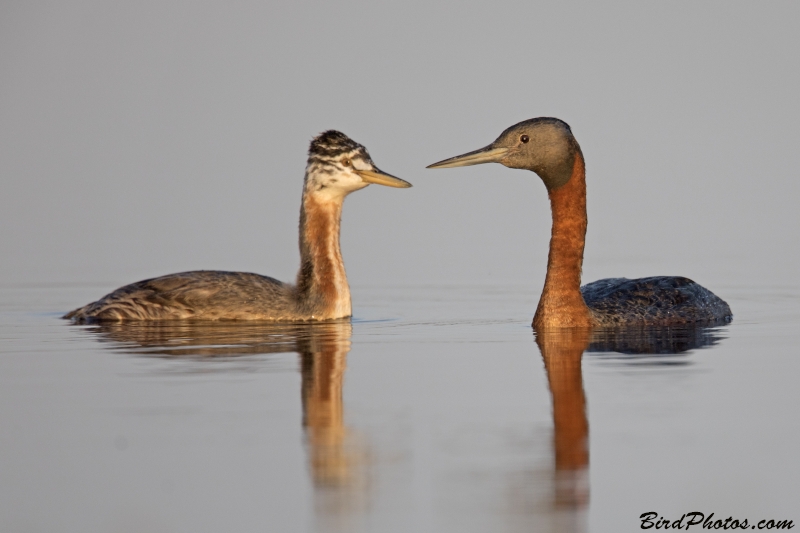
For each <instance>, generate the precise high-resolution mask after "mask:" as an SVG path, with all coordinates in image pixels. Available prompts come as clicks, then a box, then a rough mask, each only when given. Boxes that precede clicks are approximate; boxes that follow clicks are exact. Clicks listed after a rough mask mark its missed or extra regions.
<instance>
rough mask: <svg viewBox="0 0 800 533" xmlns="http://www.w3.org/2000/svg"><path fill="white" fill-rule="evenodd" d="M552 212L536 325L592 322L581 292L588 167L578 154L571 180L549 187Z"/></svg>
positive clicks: (567, 324) (559, 325) (589, 323)
mask: <svg viewBox="0 0 800 533" xmlns="http://www.w3.org/2000/svg"><path fill="white" fill-rule="evenodd" d="M548 194H549V196H550V207H551V209H552V212H553V228H552V235H551V237H550V254H549V255H548V258H547V277H546V279H545V282H544V289H543V290H542V297H541V299H540V300H539V306H538V308H537V309H536V315H535V316H534V318H533V326H534V328H548V327H575V326H583V327H586V326H591V323H592V322H591V315H590V313H589V308H588V307H586V303H585V302H584V301H583V296H582V295H581V267H582V265H583V248H584V244H585V241H586V225H587V217H586V169H585V165H584V161H583V155H582V154H581V153H580V151H578V152H577V153H576V154H575V163H574V166H573V169H572V176H571V177H570V179H569V181H568V182H567V183H565V184H564V185H562V186H561V187H559V188H558V189H555V190H551V191H548Z"/></svg>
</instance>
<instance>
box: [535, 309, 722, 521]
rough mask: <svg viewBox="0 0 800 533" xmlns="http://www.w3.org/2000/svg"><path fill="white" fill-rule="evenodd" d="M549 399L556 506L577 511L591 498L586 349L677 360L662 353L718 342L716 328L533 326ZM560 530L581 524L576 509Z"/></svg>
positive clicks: (651, 362) (660, 360) (657, 360)
mask: <svg viewBox="0 0 800 533" xmlns="http://www.w3.org/2000/svg"><path fill="white" fill-rule="evenodd" d="M535 336H536V344H537V346H538V347H539V351H540V352H541V354H542V359H543V361H544V367H545V371H546V373H547V381H548V384H549V387H550V393H551V396H552V401H553V430H554V431H553V452H554V453H553V455H554V469H553V470H554V472H553V473H554V485H553V487H554V488H553V495H552V505H553V507H554V509H555V510H557V511H558V510H562V511H568V510H573V511H580V510H581V509H583V508H585V507H586V506H587V505H588V503H589V476H588V469H589V422H588V419H587V416H586V394H585V392H584V388H583V376H582V368H581V364H582V359H583V354H584V353H586V352H590V353H591V352H595V353H607V352H616V353H617V354H626V355H625V357H630V356H635V357H636V359H637V362H638V361H641V360H645V361H646V362H647V364H649V365H662V364H675V363H674V362H672V363H667V362H666V361H664V359H667V358H664V357H660V356H664V355H677V354H685V353H686V352H688V351H689V350H693V349H698V348H706V347H710V346H713V345H715V344H717V343H718V342H719V341H720V340H721V339H722V338H723V336H722V333H721V331H720V329H719V328H708V327H702V326H691V325H690V326H681V327H638V328H595V329H594V330H592V329H586V328H553V329H542V330H539V331H535ZM565 518H566V520H567V522H569V523H568V524H565V523H560V524H559V527H557V528H556V529H557V530H558V531H562V530H563V531H575V530H580V529H581V527H580V524H579V523H577V522H580V520H578V513H567V514H566V515H565Z"/></svg>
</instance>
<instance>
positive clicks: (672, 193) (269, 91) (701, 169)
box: [0, 0, 800, 305]
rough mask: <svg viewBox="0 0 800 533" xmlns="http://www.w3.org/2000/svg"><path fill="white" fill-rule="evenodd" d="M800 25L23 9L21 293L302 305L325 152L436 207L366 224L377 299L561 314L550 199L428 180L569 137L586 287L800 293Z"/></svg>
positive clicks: (793, 16) (753, 15) (7, 162)
mask: <svg viewBox="0 0 800 533" xmlns="http://www.w3.org/2000/svg"><path fill="white" fill-rule="evenodd" d="M798 13H800V7H798V4H797V3H793V2H770V3H763V2H750V3H737V2H703V3H697V2H671V3H669V4H655V3H641V2H613V3H609V2H603V3H592V4H590V3H584V4H583V5H580V4H574V3H565V2H552V3H541V2H530V1H528V2H492V3H488V2H487V3H476V2H472V3H464V2H455V1H453V2H430V1H428V0H425V1H413V0H411V1H409V0H404V1H403V2H393V3H388V2H385V3H375V2H339V3H336V4H333V3H323V2H297V1H295V2H282V3H276V2H236V3H230V2H224V3H223V2H218V3H214V2H188V1H185V2H181V1H173V2H168V3H164V2H160V1H159V2H153V1H138V2H128V3H124V4H123V3H108V2H99V1H68V2H62V1H59V2H33V3H32V2H23V1H10V0H4V1H3V2H2V4H0V180H2V181H1V183H2V185H1V187H2V188H1V189H0V190H2V194H0V227H1V228H2V231H0V250H2V257H3V259H2V261H0V282H2V283H4V284H19V283H22V284H26V283H43V282H53V283H64V282H92V283H102V284H105V283H107V284H108V285H109V287H108V288H109V289H111V288H114V287H115V286H117V285H119V284H121V283H125V282H131V281H135V280H138V279H143V278H146V277H150V276H155V275H159V274H167V273H170V272H175V271H180V270H189V269H201V268H205V269H226V270H246V271H256V272H260V273H263V274H267V275H272V276H275V277H278V278H280V279H284V280H291V279H293V278H294V275H295V272H296V268H297V261H298V252H297V245H296V240H297V229H296V226H297V216H298V209H299V199H300V190H301V182H302V178H303V168H304V164H305V153H306V149H307V146H308V141H309V140H310V138H311V137H312V136H313V135H315V134H316V133H318V132H320V131H322V130H324V129H328V128H336V129H340V130H342V131H344V132H345V133H347V134H348V135H350V136H352V137H353V138H354V139H356V140H357V141H359V142H361V143H363V144H364V145H366V146H367V147H368V149H369V150H370V152H371V154H372V156H373V158H374V160H375V161H376V163H377V164H378V165H379V166H380V167H381V168H383V169H384V170H386V171H388V172H391V173H393V174H396V175H398V176H400V177H403V178H405V179H407V180H409V181H411V182H412V183H413V184H414V186H415V187H414V188H413V189H410V190H394V189H388V188H382V187H377V186H374V187H370V188H368V189H367V190H365V191H363V192H359V193H357V194H354V195H353V196H352V197H350V198H349V199H348V201H347V205H346V208H345V212H344V223H343V230H342V231H343V248H344V255H345V261H346V264H347V268H348V274H349V276H350V280H351V283H352V284H354V285H358V284H376V285H379V284H395V283H400V284H407V283H422V284H428V283H445V282H447V283H474V282H486V281H489V282H518V281H520V280H523V281H524V280H526V279H528V278H531V279H532V280H533V281H532V283H535V284H536V287H537V290H538V287H540V286H541V280H542V279H543V273H544V268H545V260H546V253H547V239H548V237H549V209H548V204H547V199H546V194H545V191H544V187H543V186H542V185H541V183H540V182H539V180H538V178H536V176H534V175H533V174H531V173H526V172H523V171H512V170H509V169H505V168H503V167H501V166H499V165H487V166H481V167H472V168H468V169H457V170H438V171H433V170H425V169H424V166H425V165H427V164H429V163H432V162H434V161H438V160H440V159H443V158H445V157H450V156H453V155H456V154H460V153H463V152H466V151H468V150H472V149H475V148H478V147H481V146H484V145H486V144H488V143H489V142H490V141H492V140H493V139H494V138H495V137H496V136H497V135H498V134H499V133H500V132H501V131H502V130H503V129H504V128H506V127H507V126H509V125H511V124H513V123H516V122H518V121H520V120H524V119H527V118H530V117H534V116H542V115H549V116H557V117H559V118H562V119H564V120H566V121H567V122H568V123H570V125H571V126H572V128H573V131H574V133H575V134H576V137H577V138H578V140H579V142H580V143H581V146H582V148H583V150H584V154H585V156H586V160H587V165H588V180H589V181H588V183H589V185H588V187H589V216H590V224H589V228H590V229H589V237H588V245H587V257H586V261H585V268H584V272H585V276H584V280H586V281H590V280H591V279H595V278H598V277H605V276H623V275H624V276H628V277H632V276H639V275H654V274H682V275H687V276H690V277H694V278H695V279H697V280H698V281H700V282H703V283H706V284H715V287H714V288H718V287H719V286H720V285H725V283H727V282H731V283H740V284H741V283H744V284H748V283H750V282H753V281H755V280H761V281H765V282H768V283H773V282H774V283H781V282H783V281H788V280H790V279H792V277H793V276H794V273H795V272H796V269H797V266H798V265H797V263H798V258H799V254H798V247H797V244H796V242H795V241H796V233H797V231H796V228H797V226H798V221H800V215H798V212H797V209H796V203H797V198H798V192H799V191H800V184H798V176H797V169H798V158H800V155H799V154H800V152H798V149H797V146H798V137H800V133H798V127H797V124H798V118H799V117H798V115H799V114H800V105H798V102H797V100H798V94H800V90H799V89H800V87H799V85H800V70H799V69H798V63H797V51H798V46H799V45H800V32H798V31H797V24H798ZM620 263H623V264H625V268H624V269H622V271H620V268H619V266H614V265H619V264H620ZM612 266H613V268H612ZM98 296H100V295H99V294H98ZM82 303H85V302H75V305H78V304H82Z"/></svg>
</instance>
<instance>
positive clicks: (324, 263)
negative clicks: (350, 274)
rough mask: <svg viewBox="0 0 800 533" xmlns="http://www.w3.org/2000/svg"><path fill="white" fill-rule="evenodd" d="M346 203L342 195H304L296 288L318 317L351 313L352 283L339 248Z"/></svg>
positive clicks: (331, 316) (333, 316)
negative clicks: (340, 229) (343, 211)
mask: <svg viewBox="0 0 800 533" xmlns="http://www.w3.org/2000/svg"><path fill="white" fill-rule="evenodd" d="M343 203H344V198H343V197H342V198H331V197H320V196H317V195H315V194H314V193H313V192H309V191H306V192H305V193H304V194H303V204H302V207H301V209H300V272H299V273H298V274H297V291H298V294H299V298H300V300H301V303H302V304H303V305H305V306H306V307H307V308H308V311H309V312H311V313H312V314H314V318H317V319H329V318H342V317H348V316H350V315H351V305H350V286H349V285H348V283H347V275H346V274H345V270H344V261H343V260H342V252H341V249H340V248H339V227H340V224H341V217H342V205H343Z"/></svg>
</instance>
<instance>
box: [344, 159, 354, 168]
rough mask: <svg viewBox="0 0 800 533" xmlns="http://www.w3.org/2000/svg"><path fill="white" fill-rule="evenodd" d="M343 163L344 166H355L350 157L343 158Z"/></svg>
mask: <svg viewBox="0 0 800 533" xmlns="http://www.w3.org/2000/svg"><path fill="white" fill-rule="evenodd" d="M342 164H343V165H344V166H346V167H351V166H353V162H352V161H350V160H349V159H342Z"/></svg>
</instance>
